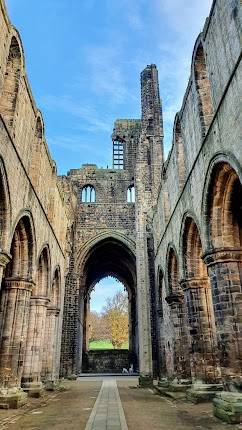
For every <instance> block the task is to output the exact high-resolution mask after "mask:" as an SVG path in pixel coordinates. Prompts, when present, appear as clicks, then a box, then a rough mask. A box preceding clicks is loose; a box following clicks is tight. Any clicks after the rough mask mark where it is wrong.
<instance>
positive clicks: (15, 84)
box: [0, 37, 21, 126]
mask: <svg viewBox="0 0 242 430" xmlns="http://www.w3.org/2000/svg"><path fill="white" fill-rule="evenodd" d="M20 72H21V52H20V48H19V44H18V41H17V39H16V38H15V37H13V38H12V41H11V45H10V49H9V55H8V59H7V66H6V72H5V77H4V83H3V90H2V94H1V97H0V112H1V114H2V115H3V117H4V119H5V120H6V121H7V123H8V125H9V126H12V125H13V118H14V113H15V108H16V101H17V96H18V89H19V81H20Z"/></svg>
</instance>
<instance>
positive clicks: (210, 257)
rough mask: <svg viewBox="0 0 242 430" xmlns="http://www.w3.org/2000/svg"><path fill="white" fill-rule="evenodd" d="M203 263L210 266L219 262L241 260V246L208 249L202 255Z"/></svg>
mask: <svg viewBox="0 0 242 430" xmlns="http://www.w3.org/2000/svg"><path fill="white" fill-rule="evenodd" d="M203 261H204V263H205V264H206V265H207V266H208V267H210V266H213V265H214V264H219V263H230V262H240V261H242V248H230V247H227V248H217V249H213V250H209V251H208V252H206V253H205V254H204V255H203Z"/></svg>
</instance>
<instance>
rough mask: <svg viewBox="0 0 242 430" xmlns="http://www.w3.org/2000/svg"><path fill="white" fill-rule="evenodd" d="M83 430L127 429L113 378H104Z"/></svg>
mask: <svg viewBox="0 0 242 430" xmlns="http://www.w3.org/2000/svg"><path fill="white" fill-rule="evenodd" d="M85 430H128V427H127V424H126V420H125V416H124V411H123V407H122V403H121V400H120V397H119V392H118V387H117V383H116V379H115V378H110V379H104V381H103V383H102V387H101V390H100V392H99V395H98V397H97V400H96V403H95V405H94V407H93V410H92V412H91V415H90V417H89V420H88V422H87V425H86V429H85Z"/></svg>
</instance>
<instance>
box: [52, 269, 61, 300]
mask: <svg viewBox="0 0 242 430" xmlns="http://www.w3.org/2000/svg"><path fill="white" fill-rule="evenodd" d="M60 300H61V271H60V266H57V267H56V268H55V270H54V276H53V279H52V284H51V290H50V305H51V306H54V307H56V308H60Z"/></svg>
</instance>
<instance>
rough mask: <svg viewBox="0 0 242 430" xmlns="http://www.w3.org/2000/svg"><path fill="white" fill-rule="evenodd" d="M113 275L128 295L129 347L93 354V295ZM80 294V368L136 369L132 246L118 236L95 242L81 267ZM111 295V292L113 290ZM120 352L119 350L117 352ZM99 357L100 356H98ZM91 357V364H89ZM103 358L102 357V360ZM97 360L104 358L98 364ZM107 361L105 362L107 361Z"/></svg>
mask: <svg viewBox="0 0 242 430" xmlns="http://www.w3.org/2000/svg"><path fill="white" fill-rule="evenodd" d="M107 277H112V278H113V279H116V280H118V281H119V282H120V283H121V284H122V285H123V286H124V289H125V290H126V291H127V295H128V320H129V323H128V332H129V335H128V343H129V348H128V349H126V350H125V349H122V352H121V349H116V351H115V350H113V352H111V351H112V350H108V351H106V350H103V357H101V355H102V353H101V352H100V351H102V350H99V353H96V354H93V356H94V358H93V357H91V354H90V349H89V335H90V333H89V315H90V298H91V293H92V291H93V288H94V287H95V286H96V285H97V284H98V283H99V282H100V281H101V280H102V279H104V278H107ZM79 292H80V295H79V319H80V324H79V334H78V350H79V354H80V356H79V365H78V370H79V371H91V372H95V371H96V372H98V371H104V372H114V371H115V372H117V373H119V372H121V371H122V369H123V367H125V368H129V367H130V366H131V364H132V365H133V367H134V369H135V370H138V369H137V366H138V318H137V299H136V297H137V288H136V261H135V256H134V254H133V252H132V251H131V250H130V249H129V247H128V246H127V245H126V244H124V243H123V242H121V241H120V240H118V239H115V238H106V239H103V240H100V242H98V243H96V244H95V245H94V246H93V247H92V248H91V250H90V251H89V252H88V254H87V256H86V258H85V261H83V265H82V267H81V270H80V290H79ZM110 293H111V294H112V291H110ZM118 351H119V352H118ZM98 356H99V357H98ZM90 357H91V360H92V364H91V366H90ZM100 357H101V359H100ZM97 360H99V361H100V360H103V368H102V364H101V365H99V364H100V363H98V361H97ZM104 362H106V364H105V363H104Z"/></svg>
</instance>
